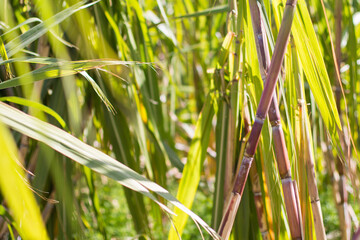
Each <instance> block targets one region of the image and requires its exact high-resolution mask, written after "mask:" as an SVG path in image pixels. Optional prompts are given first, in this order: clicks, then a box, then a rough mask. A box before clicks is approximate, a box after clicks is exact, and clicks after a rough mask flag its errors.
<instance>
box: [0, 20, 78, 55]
mask: <svg viewBox="0 0 360 240" xmlns="http://www.w3.org/2000/svg"><path fill="white" fill-rule="evenodd" d="M42 22H43V21H42V20H41V19H40V18H36V17H32V18H28V19H26V20H25V21H23V22H22V23H20V24H18V25H16V26H15V27H13V28H11V29H7V31H6V32H4V33H3V34H2V35H1V37H3V36H5V35H6V34H9V33H11V32H13V31H15V30H16V29H19V28H21V27H22V26H24V25H28V24H31V23H42ZM49 32H50V33H51V34H52V35H53V36H54V37H55V38H56V39H57V40H59V41H60V42H61V43H63V44H64V45H66V46H68V47H75V48H76V46H75V45H73V44H71V43H69V42H68V41H66V40H65V39H63V38H61V37H60V36H59V35H58V34H56V32H55V31H53V30H49Z"/></svg>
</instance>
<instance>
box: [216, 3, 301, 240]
mask: <svg viewBox="0 0 360 240" xmlns="http://www.w3.org/2000/svg"><path fill="white" fill-rule="evenodd" d="M295 6H296V0H288V1H287V2H286V7H285V10H284V16H283V20H282V24H281V27H280V30H279V34H278V38H277V40H276V44H275V49H274V54H273V58H272V61H271V64H270V68H269V74H268V75H267V77H266V82H265V86H264V91H263V93H262V95H261V99H260V102H259V106H258V109H257V113H256V118H255V122H254V125H253V128H252V130H251V133H250V136H249V141H248V143H247V146H246V150H245V154H244V157H243V159H242V162H241V166H240V169H239V171H238V172H237V173H236V176H235V183H234V187H233V190H232V193H231V198H230V201H229V203H228V205H227V208H226V211H225V213H224V215H223V219H222V221H221V224H220V227H219V231H218V232H219V234H220V236H221V237H222V238H223V239H228V237H229V235H230V232H231V229H232V226H233V223H234V219H235V216H236V213H237V210H238V207H239V204H240V200H241V196H242V194H243V191H244V187H245V183H246V180H247V177H248V174H249V171H250V167H251V164H252V162H253V157H254V154H255V150H256V147H257V145H258V142H259V138H260V133H261V129H262V126H263V123H264V120H265V117H266V114H267V112H268V110H269V107H270V102H271V98H272V96H273V94H274V92H275V86H276V82H277V78H278V75H279V73H280V69H281V65H282V62H283V60H284V55H285V51H286V46H287V43H288V41H289V36H290V30H291V25H292V22H293V18H294V14H295ZM284 186H285V187H286V189H288V192H287V194H291V195H296V192H295V189H294V187H293V186H294V185H293V183H292V182H284ZM294 209H296V206H294ZM300 232H301V231H300ZM298 239H301V235H300V236H299V237H298Z"/></svg>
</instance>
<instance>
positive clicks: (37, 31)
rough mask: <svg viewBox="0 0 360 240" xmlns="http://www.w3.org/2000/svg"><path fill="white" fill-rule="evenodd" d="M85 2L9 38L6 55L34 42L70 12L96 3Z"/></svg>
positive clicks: (10, 54)
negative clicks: (11, 38) (13, 37)
mask: <svg viewBox="0 0 360 240" xmlns="http://www.w3.org/2000/svg"><path fill="white" fill-rule="evenodd" d="M86 2H87V0H85V1H81V2H78V3H76V4H74V5H73V6H71V7H69V8H67V9H65V10H63V11H61V12H59V13H58V14H56V15H54V16H53V17H51V18H49V19H47V20H46V21H44V22H42V23H40V24H38V25H36V26H35V27H33V28H31V29H30V30H29V31H26V32H25V33H23V34H21V35H20V36H18V37H16V38H15V39H13V40H11V41H10V42H9V43H7V44H6V45H5V48H6V51H7V54H8V57H11V56H13V55H14V54H16V53H17V52H19V51H20V50H22V49H23V48H25V47H26V46H27V45H29V44H30V43H32V42H34V41H35V40H37V39H38V38H40V37H41V36H42V35H44V34H45V33H46V32H47V31H49V29H50V28H52V27H54V26H56V25H58V24H60V23H61V22H62V21H64V20H65V19H67V18H68V17H70V16H71V15H72V14H74V13H76V12H77V11H79V10H81V9H84V8H87V7H90V6H92V5H94V4H96V3H97V2H99V0H98V1H95V2H92V3H89V4H86V5H84V4H85V3H86Z"/></svg>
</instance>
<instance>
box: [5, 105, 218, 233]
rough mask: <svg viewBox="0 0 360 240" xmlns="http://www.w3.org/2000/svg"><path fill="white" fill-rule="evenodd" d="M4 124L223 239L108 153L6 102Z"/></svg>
mask: <svg viewBox="0 0 360 240" xmlns="http://www.w3.org/2000/svg"><path fill="white" fill-rule="evenodd" d="M0 121H1V122H3V123H4V124H6V125H8V126H9V127H11V128H12V129H14V130H16V131H19V132H20V133H22V134H25V135H27V136H29V137H31V138H33V139H35V140H38V141H40V142H43V143H45V144H46V145H48V146H50V147H51V148H53V149H54V150H56V151H58V152H59V153H61V154H63V155H65V156H67V157H69V158H70V159H72V160H74V161H75V162H77V163H79V164H81V165H83V166H87V167H89V168H90V169H92V170H93V171H95V172H97V173H100V174H102V175H105V176H107V177H109V178H112V179H114V180H116V181H117V182H119V183H120V184H122V185H123V186H125V187H127V188H130V189H132V190H134V191H137V192H139V193H141V194H143V195H145V196H147V197H149V198H150V199H152V200H153V201H155V202H156V203H157V204H158V205H159V206H160V207H161V208H162V209H163V210H164V211H166V212H168V213H170V214H173V212H172V211H171V210H170V209H169V208H168V207H167V206H165V205H164V204H163V203H161V202H159V201H158V200H157V198H156V197H155V196H154V194H156V195H159V196H161V197H163V198H164V199H166V200H168V201H169V202H170V203H172V204H173V205H175V206H176V207H177V208H179V209H181V210H182V211H184V212H185V213H187V214H188V215H189V216H190V217H191V218H193V219H194V221H196V222H197V223H198V224H200V225H201V226H202V227H203V228H204V229H205V230H206V231H207V232H208V233H209V234H210V235H211V236H212V237H213V238H215V239H219V238H218V237H217V236H218V235H217V234H216V232H215V231H214V230H213V229H211V228H210V227H209V226H208V225H207V224H206V223H205V222H204V221H203V220H202V219H201V218H199V217H198V216H197V215H196V214H194V213H193V212H191V211H190V210H189V209H188V208H187V207H185V206H184V205H183V204H181V203H180V202H179V201H178V200H177V199H176V198H175V197H173V196H172V195H171V194H170V193H169V192H168V191H167V190H165V189H164V188H162V187H160V186H159V185H157V184H156V183H154V182H151V181H150V180H148V179H146V178H145V177H143V176H141V175H140V174H138V173H136V172H135V171H133V170H132V169H130V168H129V167H127V166H125V165H124V164H122V163H120V162H118V161H116V160H115V159H113V158H112V157H110V156H108V155H106V154H105V153H103V152H101V151H99V150H97V149H95V148H93V147H91V146H89V145H87V144H85V143H84V142H82V141H80V140H79V139H77V138H75V137H74V136H72V135H71V134H68V133H66V132H65V131H63V130H61V129H59V128H57V127H55V126H53V125H51V124H49V123H46V122H43V121H41V120H39V119H37V118H34V117H32V116H30V115H27V114H25V113H23V112H21V111H19V110H17V109H15V108H13V107H11V106H8V105H6V104H4V103H0ZM19 199H20V198H19ZM15 202H16V201H15ZM32 224H33V223H32Z"/></svg>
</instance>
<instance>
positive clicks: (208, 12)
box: [175, 4, 229, 19]
mask: <svg viewBox="0 0 360 240" xmlns="http://www.w3.org/2000/svg"><path fill="white" fill-rule="evenodd" d="M228 11H229V5H228V4H226V5H219V6H215V7H211V8H207V9H205V10H201V11H197V12H194V13H189V14H185V15H181V16H176V17H175V19H182V18H193V17H200V16H208V15H213V14H217V13H224V12H228Z"/></svg>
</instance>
